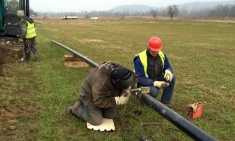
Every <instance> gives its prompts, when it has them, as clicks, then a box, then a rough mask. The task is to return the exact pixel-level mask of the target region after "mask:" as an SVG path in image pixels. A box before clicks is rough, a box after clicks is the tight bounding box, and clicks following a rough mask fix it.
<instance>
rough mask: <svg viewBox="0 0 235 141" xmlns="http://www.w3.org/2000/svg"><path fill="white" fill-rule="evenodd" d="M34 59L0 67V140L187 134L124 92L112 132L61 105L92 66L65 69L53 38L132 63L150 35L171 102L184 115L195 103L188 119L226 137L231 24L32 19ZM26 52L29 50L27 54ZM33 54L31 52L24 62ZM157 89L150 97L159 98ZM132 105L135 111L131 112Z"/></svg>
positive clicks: (230, 129)
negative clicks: (167, 75) (198, 108)
mask: <svg viewBox="0 0 235 141" xmlns="http://www.w3.org/2000/svg"><path fill="white" fill-rule="evenodd" d="M35 22H36V30H37V39H36V40H37V48H38V51H39V55H40V59H41V60H40V61H39V62H33V61H30V62H29V63H18V62H17V61H9V62H8V63H6V64H5V65H4V72H5V77H0V122H1V124H0V140H3V141H8V140H16V141H28V140H32V141H34V140H36V141H60V140H61V141H114V140H115V141H121V140H125V141H137V140H140V136H142V135H146V136H148V137H149V138H150V139H152V141H188V140H192V139H191V138H190V137H188V136H187V135H186V134H185V133H184V132H182V131H180V130H179V129H178V128H176V127H175V126H174V125H172V124H171V123H170V122H169V121H167V120H166V119H164V118H163V117H162V116H160V115H159V114H158V113H157V112H155V111H154V110H152V109H151V108H149V107H147V106H145V105H144V104H142V103H140V102H139V101H138V99H137V98H135V97H133V96H132V97H131V98H130V101H129V102H128V104H127V105H125V106H119V107H118V111H119V116H118V117H117V118H115V119H114V123H115V127H116V130H115V131H112V132H99V131H94V130H90V129H87V128H86V122H85V121H83V120H81V119H78V118H76V117H74V116H71V115H66V114H65V110H66V108H67V106H68V105H69V104H71V103H72V102H73V101H74V100H76V99H77V98H78V92H79V89H80V85H81V83H82V81H83V79H84V78H85V77H86V75H87V74H88V73H89V71H90V70H91V69H92V67H88V68H68V67H65V66H64V55H70V53H69V52H67V51H66V50H64V49H62V48H61V47H59V46H57V45H55V44H54V43H52V42H51V41H52V40H55V41H57V42H59V43H61V44H64V45H65V46H67V47H70V48H72V49H74V50H76V51H77V52H79V53H80V54H83V55H84V56H88V57H89V58H90V59H91V60H93V61H95V62H96V63H102V62H105V61H114V62H118V63H121V64H123V65H125V66H127V67H128V68H131V69H132V68H133V58H134V56H135V55H136V54H137V53H139V52H141V51H143V50H145V49H146V44H147V41H148V40H149V38H150V37H152V36H158V37H160V38H161V40H162V42H163V52H164V53H166V54H167V56H168V58H169V60H170V63H171V65H172V67H173V69H174V75H175V76H176V77H177V80H176V86H175V90H174V96H173V98H172V103H171V105H172V107H174V111H175V112H177V113H178V114H180V115H181V116H183V117H185V118H187V117H186V107H187V105H188V104H192V103H195V102H198V101H200V102H202V103H203V114H202V116H201V117H199V118H197V119H194V120H191V122H192V123H193V124H195V125H196V126H198V127H199V128H201V129H202V130H204V131H205V132H207V133H208V134H210V135H212V136H213V137H215V138H216V139H218V140H221V141H232V140H234V136H235V133H234V128H235V118H234V117H235V112H234V111H235V106H234V105H235V90H234V84H235V81H234V78H235V75H234V74H235V70H234V68H235V63H234V61H235V56H234V52H235V22H234V21H233V22H231V21H230V22H224V21H223V22H218V21H216V22H213V21H210V22H208V21H207V22H203V21H200V22H199V21H167V20H165V21H161V20H154V19H145V20H141V19H124V20H120V19H101V20H94V21H92V20H84V19H79V20H68V21H67V20H59V19H46V20H41V19H36V20H35ZM31 57H33V55H32V54H31ZM32 59H33V58H31V60H32ZM160 96H161V95H159V96H158V97H157V100H159V99H160ZM137 110H140V111H141V112H142V114H141V115H139V116H136V115H134V112H135V111H137Z"/></svg>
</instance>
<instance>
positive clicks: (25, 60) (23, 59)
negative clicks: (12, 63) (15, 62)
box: [19, 58, 29, 63]
mask: <svg viewBox="0 0 235 141" xmlns="http://www.w3.org/2000/svg"><path fill="white" fill-rule="evenodd" d="M28 61H29V59H27V58H22V59H20V60H19V62H22V63H23V62H28Z"/></svg>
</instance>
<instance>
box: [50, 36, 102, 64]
mask: <svg viewBox="0 0 235 141" xmlns="http://www.w3.org/2000/svg"><path fill="white" fill-rule="evenodd" d="M51 41H52V42H53V43H55V44H57V45H59V46H60V47H62V48H64V49H65V50H67V51H68V52H70V53H72V54H74V55H75V56H77V57H78V58H80V59H82V60H84V61H85V62H86V63H87V64H89V65H90V66H92V67H93V68H95V67H97V66H98V65H99V64H97V63H96V62H94V61H92V60H90V59H89V58H87V57H86V56H83V55H82V54H80V53H78V52H76V51H75V50H73V49H71V48H69V47H67V46H65V45H62V44H61V43H58V42H56V41H54V40H51Z"/></svg>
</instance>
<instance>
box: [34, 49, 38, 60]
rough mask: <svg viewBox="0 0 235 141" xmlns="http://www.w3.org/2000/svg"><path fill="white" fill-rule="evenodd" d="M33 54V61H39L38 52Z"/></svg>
mask: <svg viewBox="0 0 235 141" xmlns="http://www.w3.org/2000/svg"><path fill="white" fill-rule="evenodd" d="M33 54H34V56H35V59H34V61H39V56H38V52H37V51H35V52H33Z"/></svg>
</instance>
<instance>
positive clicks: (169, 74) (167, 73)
mask: <svg viewBox="0 0 235 141" xmlns="http://www.w3.org/2000/svg"><path fill="white" fill-rule="evenodd" d="M164 78H165V79H166V81H169V82H171V80H172V78H173V74H172V73H171V71H170V70H165V75H164Z"/></svg>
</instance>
